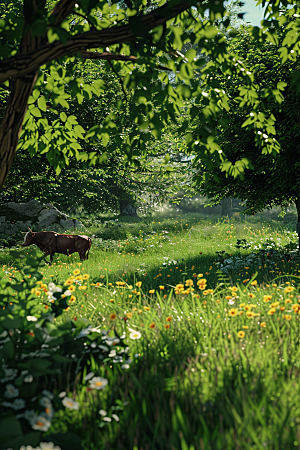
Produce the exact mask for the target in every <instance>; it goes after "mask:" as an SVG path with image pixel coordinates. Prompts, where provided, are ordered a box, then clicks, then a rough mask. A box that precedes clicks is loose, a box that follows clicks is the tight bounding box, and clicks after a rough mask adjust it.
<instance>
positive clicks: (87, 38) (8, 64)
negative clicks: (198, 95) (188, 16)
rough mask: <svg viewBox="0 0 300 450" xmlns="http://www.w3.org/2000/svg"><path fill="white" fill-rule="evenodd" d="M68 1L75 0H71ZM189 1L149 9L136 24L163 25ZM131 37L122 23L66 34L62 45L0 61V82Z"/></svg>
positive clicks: (119, 42) (48, 46)
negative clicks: (69, 35)
mask: <svg viewBox="0 0 300 450" xmlns="http://www.w3.org/2000/svg"><path fill="white" fill-rule="evenodd" d="M66 3H69V2H68V0H61V2H60V3H58V5H62V8H63V7H64V6H65V9H64V11H66V10H67V9H66V7H67V6H69V5H65V4H66ZM71 3H72V4H73V3H75V0H74V1H72V2H71ZM192 3H193V1H192V0H187V1H182V2H179V4H178V5H175V6H173V7H171V8H170V7H169V5H168V4H166V5H164V6H162V7H160V8H158V9H156V10H154V11H151V12H150V13H149V14H146V15H145V16H142V17H141V19H140V22H141V23H140V26H141V27H143V28H147V29H148V30H151V29H153V28H155V27H157V26H159V25H163V24H164V23H166V22H167V21H168V20H170V19H172V18H173V17H175V16H177V15H178V14H180V13H181V12H183V11H185V10H186V9H188V8H189V7H190V6H191V4H192ZM58 5H57V8H58ZM69 9H70V8H69ZM69 9H68V10H69ZM54 10H55V8H54ZM54 10H53V11H54ZM60 17H62V13H61V12H60V10H59V11H58V13H57V16H56V21H57V20H59V18H60ZM135 19H136V18H135ZM61 20H62V19H61ZM55 23H56V22H55ZM135 38H136V35H135V34H134V33H133V31H132V28H131V24H128V25H122V26H118V25H116V26H113V27H111V28H107V29H104V30H96V31H94V30H90V31H87V32H85V33H81V34H78V35H75V36H72V37H70V39H69V40H68V41H67V43H66V44H63V43H62V42H61V41H55V42H53V43H52V44H46V45H43V46H41V47H39V48H38V49H35V50H33V51H31V52H27V53H23V54H17V55H15V56H13V57H11V58H9V59H6V60H5V59H4V60H3V61H1V63H0V83H3V82H4V81H6V80H7V79H8V78H10V77H12V78H16V77H22V76H24V75H27V74H29V73H32V72H35V71H37V70H38V69H39V67H40V66H42V65H44V64H46V63H47V62H49V61H52V60H57V59H59V58H63V57H65V56H71V55H74V54H76V53H81V52H84V51H87V49H91V48H99V47H100V48H101V47H103V48H106V47H107V46H109V45H114V44H121V43H125V42H129V41H132V40H133V39H135Z"/></svg>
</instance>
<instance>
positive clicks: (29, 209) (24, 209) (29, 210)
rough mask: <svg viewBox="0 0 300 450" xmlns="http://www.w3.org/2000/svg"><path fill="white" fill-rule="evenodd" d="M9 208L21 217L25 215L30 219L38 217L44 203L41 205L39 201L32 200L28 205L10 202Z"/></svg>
mask: <svg viewBox="0 0 300 450" xmlns="http://www.w3.org/2000/svg"><path fill="white" fill-rule="evenodd" d="M7 206H8V207H9V208H11V209H13V210H15V211H16V212H17V213H19V214H21V216H24V215H25V216H29V217H35V216H37V215H38V214H39V212H40V211H41V210H42V209H43V203H40V202H39V201H38V200H30V202H27V203H15V202H9V203H7Z"/></svg>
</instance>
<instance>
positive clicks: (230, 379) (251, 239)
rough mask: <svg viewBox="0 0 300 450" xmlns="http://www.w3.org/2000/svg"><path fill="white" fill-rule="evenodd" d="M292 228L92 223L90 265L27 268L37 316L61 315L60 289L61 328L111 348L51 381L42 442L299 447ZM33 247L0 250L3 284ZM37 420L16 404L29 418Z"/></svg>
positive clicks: (193, 449)
mask: <svg viewBox="0 0 300 450" xmlns="http://www.w3.org/2000/svg"><path fill="white" fill-rule="evenodd" d="M266 218H268V221H267V220H266ZM288 219H289V218H288ZM293 220H294V218H293V217H292V216H291V217H290V221H288V220H283V219H278V218H276V217H275V219H273V220H270V216H269V217H268V216H265V217H264V216H263V215H261V216H259V217H255V218H251V219H249V218H247V220H246V221H245V220H244V219H241V218H240V216H238V215H236V216H235V217H233V218H232V219H230V220H222V221H220V220H218V219H217V218H214V217H210V218H207V217H205V216H199V215H195V214H187V215H181V216H180V215H175V213H174V215H173V216H170V217H163V216H157V217H154V218H153V219H151V220H150V219H149V220H147V221H144V220H142V219H137V220H136V221H134V220H131V221H130V222H125V221H122V220H121V219H119V220H115V219H110V220H106V221H105V222H104V223H103V222H101V221H100V220H99V221H97V220H95V219H94V220H92V219H91V220H89V221H87V222H86V231H85V233H86V234H88V235H90V236H91V237H92V239H93V244H92V247H91V251H90V255H89V259H88V261H84V262H83V263H80V261H79V259H78V254H77V256H75V255H72V256H70V257H67V256H64V255H56V256H55V258H54V263H53V264H52V265H46V266H45V265H44V266H42V267H40V268H39V269H38V271H39V272H40V273H41V277H40V278H39V277H38V276H37V275H35V274H36V272H32V273H31V272H30V273H29V272H25V275H24V273H22V274H21V275H20V278H22V277H23V278H24V276H28V278H30V283H31V285H30V299H31V300H30V301H31V308H32V307H33V306H32V305H33V304H34V305H35V306H34V307H35V308H37V306H36V305H38V309H37V311H38V312H37V317H39V314H41V312H48V311H51V309H52V308H53V304H54V303H53V302H54V297H53V298H52V297H51V295H50V296H49V291H50V294H51V293H53V292H54V290H55V289H54V288H53V286H54V285H55V286H60V287H61V288H62V289H67V292H66V291H64V292H66V294H63V297H64V300H65V301H66V304H65V307H64V309H63V311H62V313H61V314H60V315H59V316H58V317H57V318H56V319H54V320H56V323H59V324H60V325H61V326H63V324H64V323H67V322H68V319H71V323H73V324H76V323H79V322H80V321H82V320H83V322H82V323H84V324H85V325H84V329H83V331H81V334H82V333H83V334H84V333H85V334H86V335H87V336H88V335H89V333H90V334H92V333H96V332H97V333H101V332H102V331H103V332H105V333H107V334H106V335H105V336H106V337H105V339H106V340H105V342H104V347H105V346H108V347H109V348H108V347H107V348H106V350H107V351H108V354H107V357H106V358H104V359H103V358H102V359H99V358H98V357H97V356H95V355H93V351H92V350H91V351H90V354H89V359H88V360H87V362H86V364H82V363H80V361H79V362H78V364H79V366H78V367H79V370H78V376H76V377H75V378H74V377H73V378H72V373H71V372H72V370H71V367H73V366H71V364H70V366H68V370H66V372H65V373H62V374H61V375H62V376H61V378H59V377H58V378H55V379H54V380H53V379H49V377H48V378H47V377H44V378H43V377H42V376H41V377H40V381H39V382H41V380H42V382H41V384H40V385H41V386H42V387H41V389H47V390H48V391H47V392H49V391H50V392H51V394H52V395H54V396H55V399H56V400H55V401H54V400H53V405H51V408H52V406H53V414H52V415H51V417H50V414H49V413H48V412H47V411H46V415H47V414H48V416H47V420H48V421H49V425H48V427H44V428H37V427H36V428H34V426H32V428H33V429H35V430H38V429H39V430H40V431H41V435H40V440H42V441H45V442H48V441H50V440H51V442H54V444H56V443H57V442H58V443H60V446H59V448H62V449H63V448H67V447H64V445H63V444H61V442H63V438H62V439H61V440H59V439H58V440H56V438H55V435H57V436H60V437H61V436H63V434H64V433H66V432H67V431H69V432H70V431H71V432H72V434H73V435H74V436H77V437H79V438H80V440H81V445H82V448H83V449H86V450H98V449H99V450H102V449H112V450H115V449H118V450H121V449H124V450H125V449H126V450H130V449H132V450H152V449H153V450H159V449H164V450H179V449H180V450H198V449H201V450H202V449H203V450H210V449H211V450H223V449H224V450H225V449H228V450H230V449H235V450H237V449H243V450H244V449H267V450H271V449H272V450H273V449H278V450H279V449H299V448H300V405H299V401H298V398H299V393H300V382H299V372H300V347H299V332H298V330H299V318H300V315H299V313H300V295H299V280H300V278H299V274H300V257H299V255H298V252H297V251H296V249H297V240H298V238H297V235H296V233H295V232H294V231H293V230H294V229H295V224H294V223H293V222H292V221H293ZM27 252H29V249H28V248H26V249H21V248H20V249H18V248H17V249H15V251H14V253H13V256H12V255H11V254H10V253H9V252H8V250H6V249H4V250H2V251H1V252H0V264H1V266H0V267H1V269H2V271H1V276H0V278H1V277H2V280H8V281H9V282H10V283H12V285H13V283H14V280H17V279H18V276H19V275H18V271H19V270H21V269H20V267H21V263H22V258H21V255H24V254H26V253H27ZM26 273H27V274H28V273H29V275H26ZM38 278H39V279H38ZM21 281H22V282H23V281H24V279H23V280H21ZM28 283H29V282H28ZM53 283H54V284H53ZM28 286H29V285H28ZM11 295H12V297H11V299H12V304H13V303H14V299H13V296H14V295H16V294H15V293H12V294H11ZM4 309H5V307H4ZM30 311H31V310H30ZM26 314H27V313H25V315H26ZM30 317H31V316H30ZM27 319H28V316H27ZM28 320H33V321H34V320H35V319H34V318H33V319H32V318H31V319H28ZM1 331H2V330H1V328H0V332H1ZM27 334H30V339H32V342H33V343H34V339H35V338H37V337H36V336H35V332H33V331H30V332H29V333H27ZM121 343H123V349H122V348H121V347H119V345H121ZM32 345H33V344H32ZM95 347H96V344H95ZM100 347H101V346H100ZM102 347H103V346H102ZM91 348H93V344H91ZM106 350H104V351H106ZM2 356H3V357H4V359H5V357H6V356H5V353H3V355H2ZM71 357H72V356H71ZM80 364H82V365H81V366H80ZM7 370H8V369H7ZM50 378H51V377H50ZM43 380H44V381H43ZM93 380H94V381H93ZM95 380H96V381H95ZM97 380H98V381H97ZM99 380H100V381H99ZM104 380H105V381H104ZM10 383H13V381H10ZM20 383H21V382H20ZM97 383H98V385H97ZM20 392H21V387H20ZM45 395H46V394H45ZM0 396H1V391H0ZM6 397H8V395H6ZM50 397H51V395H50V394H49V398H50ZM63 399H65V400H63ZM68 399H69V400H68ZM28 401H29V400H28ZM55 402H56V403H55ZM59 402H60V403H61V402H62V403H63V405H64V407H63V408H62V407H61V405H60V407H57V408H56V407H55V406H56V405H58V403H59ZM6 403H7V398H6ZM40 403H41V401H40ZM6 407H7V409H8V410H9V411H11V410H12V409H14V408H13V407H12V408H10V409H9V405H6ZM26 408H27V409H26ZM24 411H25V412H24ZM26 411H28V407H27V404H26V405H23V409H22V408H20V411H17V408H15V409H14V413H15V414H17V413H18V412H19V413H20V414H19V415H20V419H19V420H21V422H22V420H24V417H25V418H26V414H28V413H27V412H26ZM2 414H4V415H5V414H6V411H5V410H2ZM22 414H23V416H22ZM4 415H3V416H2V417H4ZM44 417H45V413H44ZM24 423H25V422H24ZM28 423H31V422H30V421H29V422H28V421H27V422H26V424H27V425H26V426H27V427H28ZM0 426H1V416H0ZM24 426H25V425H24ZM26 426H25V428H26ZM29 428H30V427H29ZM25 431H28V430H27V428H26V430H25ZM53 436H54V437H53ZM74 442H75V441H74ZM25 443H26V442H24V444H25ZM54 444H53V445H54ZM57 445H58V444H57ZM3 448H6V447H3ZM11 448H13V450H15V448H17V447H16V446H15V447H14V446H13V445H12V447H11ZM47 448H48V447H47ZM49 448H52V447H49ZM53 448H56V447H53ZM75 448H76V446H75V444H74V449H75ZM78 448H80V447H78ZM0 449H1V444H0ZM30 449H31V447H30ZM26 450H27V449H26Z"/></svg>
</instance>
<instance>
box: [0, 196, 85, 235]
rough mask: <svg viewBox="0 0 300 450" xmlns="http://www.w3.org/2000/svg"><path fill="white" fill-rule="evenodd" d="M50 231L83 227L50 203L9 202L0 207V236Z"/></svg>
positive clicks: (34, 201) (32, 201) (35, 201)
mask: <svg viewBox="0 0 300 450" xmlns="http://www.w3.org/2000/svg"><path fill="white" fill-rule="evenodd" d="M28 227H33V228H34V229H35V230H39V231H40V230H41V231H42V230H52V231H58V232H64V231H65V230H69V229H71V228H81V227H84V225H83V224H82V223H81V222H79V220H77V219H72V218H70V217H69V216H68V215H67V214H65V213H63V212H61V211H59V210H58V209H57V208H56V207H55V206H54V205H53V204H52V203H46V204H43V203H41V202H39V201H37V200H31V201H30V202H27V203H15V202H9V203H5V204H2V205H0V234H5V235H13V234H16V233H17V232H19V231H27V230H28Z"/></svg>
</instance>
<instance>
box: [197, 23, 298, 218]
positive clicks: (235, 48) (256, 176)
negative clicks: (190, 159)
mask: <svg viewBox="0 0 300 450" xmlns="http://www.w3.org/2000/svg"><path fill="white" fill-rule="evenodd" d="M294 21H295V18H294V17H291V18H290V20H289V21H288V22H286V23H284V24H282V26H281V27H280V28H279V30H278V36H279V42H278V44H274V43H271V42H263V43H259V42H257V41H256V40H255V39H253V37H252V35H251V29H250V27H240V28H239V29H238V30H236V31H235V32H234V33H233V37H231V38H230V39H229V51H230V52H232V53H234V54H237V55H238V57H239V58H240V60H241V61H243V63H244V65H245V67H246V70H248V71H249V72H251V73H252V75H253V79H254V83H255V84H254V86H255V87H256V91H255V92H253V93H252V94H251V95H252V98H253V99H254V100H255V98H257V97H258V95H261V96H264V94H266V91H267V90H270V89H271V90H272V92H273V94H274V96H273V98H270V97H268V96H266V98H265V99H264V109H265V110H266V111H268V114H269V117H270V125H269V131H270V132H271V133H272V132H273V131H274V125H275V123H276V132H277V135H276V136H277V140H278V142H279V144H280V151H278V152H273V153H272V155H269V154H266V153H261V151H260V150H259V148H258V147H256V145H255V139H256V138H255V133H253V131H251V130H247V128H246V127H245V123H246V122H248V123H254V122H255V120H259V116H260V112H258V111H257V112H251V107H250V106H248V107H247V106H246V105H245V107H244V109H240V108H235V105H236V103H237V101H238V95H239V90H241V89H242V86H241V85H240V80H239V79H238V78H237V77H230V76H227V74H219V80H220V82H221V83H222V86H223V88H224V89H225V90H226V91H227V92H228V93H229V95H230V103H229V106H230V114H229V117H230V123H229V126H228V127H224V126H222V125H218V123H216V130H217V131H216V133H217V134H218V142H219V144H220V147H222V149H223V150H224V152H225V154H226V158H227V160H226V161H225V162H224V163H223V164H222V165H221V166H220V167H218V165H217V164H214V166H213V168H212V167H210V166H205V165H203V164H202V165H201V163H200V164H198V170H199V178H198V180H199V181H200V192H201V193H204V194H206V195H208V196H210V197H212V199H213V201H214V202H215V203H219V201H220V199H222V198H226V197H231V196H232V197H238V198H240V199H241V200H244V201H245V206H246V211H245V212H248V213H250V214H254V213H256V212H258V211H263V210H264V209H265V208H272V207H273V206H278V205H280V206H282V207H284V206H288V205H289V204H291V203H293V202H295V203H296V205H297V207H298V206H299V205H298V203H299V200H298V199H299V183H300V178H299V174H298V170H299V156H300V147H299V142H300V139H299V136H300V127H299V105H300V97H299V93H298V91H295V82H294V79H293V73H295V71H296V70H299V69H300V65H299V61H298V59H296V60H295V61H293V62H291V61H285V63H284V64H282V63H281V58H280V52H279V50H280V49H281V46H282V43H283V42H284V40H285V39H286V36H287V33H288V32H289V29H290V27H291V24H293V23H294ZM283 90H284V92H282V91H283ZM276 96H277V97H278V98H276ZM271 122H272V124H271ZM267 131H268V129H267ZM263 137H264V138H265V139H266V140H267V139H268V136H267V135H266V134H263ZM241 161H247V168H244V169H243V168H242V166H241ZM228 174H232V175H234V178H233V177H231V176H228ZM238 175H240V177H239V176H238Z"/></svg>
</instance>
